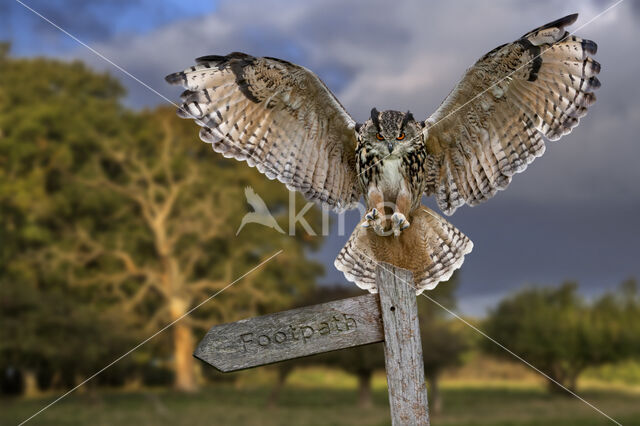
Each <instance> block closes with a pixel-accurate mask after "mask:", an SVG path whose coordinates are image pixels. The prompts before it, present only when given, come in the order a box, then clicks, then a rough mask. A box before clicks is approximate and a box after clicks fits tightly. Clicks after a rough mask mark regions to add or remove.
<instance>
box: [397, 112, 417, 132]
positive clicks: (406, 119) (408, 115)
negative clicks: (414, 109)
mask: <svg viewBox="0 0 640 426" xmlns="http://www.w3.org/2000/svg"><path fill="white" fill-rule="evenodd" d="M410 121H415V120H414V119H413V114H411V111H407V112H406V113H405V114H404V117H403V118H402V123H401V124H400V130H402V129H404V126H406V125H407V123H408V122H410Z"/></svg>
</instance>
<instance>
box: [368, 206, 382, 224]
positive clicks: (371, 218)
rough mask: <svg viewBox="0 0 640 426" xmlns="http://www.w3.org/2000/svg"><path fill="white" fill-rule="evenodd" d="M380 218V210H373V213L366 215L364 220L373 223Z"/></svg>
mask: <svg viewBox="0 0 640 426" xmlns="http://www.w3.org/2000/svg"><path fill="white" fill-rule="evenodd" d="M379 216H380V213H378V210H377V209H375V208H373V209H371V211H369V213H367V214H366V215H364V218H365V219H367V220H369V221H373V220H376V219H377V218H378V217H379Z"/></svg>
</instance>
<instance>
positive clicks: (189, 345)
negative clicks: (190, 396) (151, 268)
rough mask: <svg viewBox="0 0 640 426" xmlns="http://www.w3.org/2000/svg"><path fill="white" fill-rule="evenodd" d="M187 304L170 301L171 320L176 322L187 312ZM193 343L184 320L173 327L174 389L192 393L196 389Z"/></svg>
mask: <svg viewBox="0 0 640 426" xmlns="http://www.w3.org/2000/svg"><path fill="white" fill-rule="evenodd" d="M187 308H188V304H187V303H186V301H184V300H183V299H180V298H174V299H173V300H171V320H172V321H176V320H178V319H179V318H181V317H182V316H183V315H184V314H185V313H186V312H187ZM193 350H194V341H193V335H192V334H191V327H189V326H188V325H187V324H186V322H184V320H178V322H176V323H175V324H174V325H173V355H174V359H175V366H174V372H175V379H174V384H173V385H174V387H175V388H176V389H177V390H180V391H185V392H192V391H195V390H196V389H197V385H196V380H195V371H194V365H193V356H192V354H193Z"/></svg>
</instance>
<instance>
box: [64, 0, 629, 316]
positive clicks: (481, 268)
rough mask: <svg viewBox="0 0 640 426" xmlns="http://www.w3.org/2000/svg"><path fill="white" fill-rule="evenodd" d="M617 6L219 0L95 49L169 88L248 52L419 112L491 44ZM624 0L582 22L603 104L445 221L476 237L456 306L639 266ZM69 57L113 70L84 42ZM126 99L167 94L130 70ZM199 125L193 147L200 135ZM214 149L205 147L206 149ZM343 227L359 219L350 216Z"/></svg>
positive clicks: (475, 305)
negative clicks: (206, 59)
mask: <svg viewBox="0 0 640 426" xmlns="http://www.w3.org/2000/svg"><path fill="white" fill-rule="evenodd" d="M611 4H613V1H612V2H578V1H561V2H560V1H545V2H535V3H533V2H526V3H525V2H520V3H516V2H509V1H499V2H490V3H481V2H471V1H469V2H439V3H428V4H427V3H425V2H422V1H418V0H411V1H402V2H371V1H367V2H348V3H347V4H345V2H342V1H337V0H335V1H334V0H325V1H308V2H307V1H305V2H285V1H276V2H265V1H256V2H222V3H221V4H220V5H219V7H218V10H217V12H216V13H214V14H210V15H207V16H202V17H198V18H196V19H189V20H181V21H178V22H175V23H172V24H171V25H166V26H164V27H162V28H159V29H157V30H155V31H152V32H150V33H148V34H143V35H140V36H137V37H128V36H126V37H125V36H122V35H120V34H119V35H117V36H116V37H113V38H112V39H110V40H108V41H107V42H102V43H98V44H97V45H96V46H95V47H96V48H98V50H100V51H101V52H103V53H104V54H105V55H106V56H107V57H109V58H111V59H113V60H114V61H115V62H116V63H118V64H120V65H122V66H123V67H124V68H126V69H127V70H129V71H131V72H132V73H134V74H135V75H137V76H138V77H140V78H141V79H142V80H144V81H145V82H147V83H149V84H150V85H152V86H154V87H155V88H156V89H159V90H160V91H162V92H163V93H166V94H167V96H169V97H170V98H171V99H176V98H177V93H178V92H177V91H176V92H175V93H174V92H171V89H170V88H167V87H165V85H164V82H163V81H162V78H163V76H164V75H166V74H167V73H169V72H173V71H176V70H178V69H182V68H184V67H186V66H188V65H190V64H191V61H192V59H193V58H194V57H197V56H200V55H203V54H211V53H218V54H220V53H223V54H224V53H227V52H230V51H234V50H242V51H246V52H248V53H252V54H256V55H269V56H279V57H283V58H285V59H290V60H293V61H295V62H298V63H300V64H302V65H304V66H306V67H308V68H310V69H312V70H314V71H316V72H317V73H318V74H319V75H320V76H321V77H322V78H323V79H325V80H326V81H327V83H328V85H329V87H330V88H332V89H333V90H334V91H335V92H336V94H337V95H338V97H339V98H340V100H341V101H342V102H343V104H344V105H345V106H346V107H347V109H348V110H349V111H350V112H351V113H352V114H353V116H354V117H355V118H356V119H358V120H364V119H366V117H367V116H368V112H369V110H370V108H371V107H372V106H377V107H378V108H380V109H390V108H393V109H401V110H406V109H407V108H410V109H411V110H412V111H413V112H414V115H415V116H416V117H420V118H426V117H427V116H428V114H430V113H431V112H433V110H434V109H435V108H437V106H438V104H439V103H440V102H441V101H442V99H443V98H444V97H445V96H446V95H447V94H448V93H449V91H450V90H451V89H452V88H453V87H454V85H455V84H456V83H457V81H458V80H459V78H460V76H461V75H462V74H463V72H464V71H465V69H466V68H467V67H469V66H471V65H472V64H473V62H474V61H475V60H476V59H477V58H478V57H480V56H481V55H482V54H483V53H485V52H487V51H489V50H491V49H492V48H493V47H495V46H497V45H499V44H501V43H504V42H508V41H511V40H514V39H516V38H517V37H519V36H520V35H522V34H523V33H525V32H526V31H528V30H530V29H532V28H535V27H537V26H539V25H541V24H544V23H546V22H548V21H551V20H553V19H555V18H558V17H560V16H563V15H566V14H569V13H573V12H580V14H581V15H580V19H579V20H578V22H577V23H576V24H575V25H574V26H573V28H571V29H575V28H578V27H579V26H580V25H583V24H584V23H586V22H588V21H589V20H590V19H591V18H593V17H595V16H596V15H597V14H598V13H600V12H601V11H602V10H604V9H605V8H606V7H608V6H610V5H611ZM637 8H638V2H631V1H630V0H627V1H625V2H623V3H622V4H620V5H619V6H618V7H616V8H615V9H613V10H611V11H610V12H608V13H607V14H606V15H604V16H602V17H600V18H597V19H596V20H595V21H593V22H592V23H590V24H588V25H587V26H586V27H584V28H582V29H580V30H579V31H578V35H580V36H583V37H586V38H590V39H593V40H595V41H596V42H597V43H598V45H599V51H598V54H597V55H596V59H597V60H598V61H599V62H601V63H602V72H601V75H600V77H601V81H602V88H601V89H600V90H599V91H598V92H597V97H598V102H597V103H596V104H595V106H594V107H592V108H591V110H590V113H589V115H588V116H587V117H586V118H585V119H583V121H582V123H581V125H580V126H578V128H577V129H575V130H574V132H573V133H572V134H571V135H568V136H565V137H564V138H563V139H562V140H561V141H559V142H551V143H548V144H547V153H546V154H545V156H544V157H542V158H540V159H538V160H536V161H535V162H534V163H533V164H532V165H531V166H530V167H529V168H528V169H527V170H526V171H525V173H523V174H521V175H517V176H515V177H514V180H513V183H512V184H511V186H510V187H509V188H508V189H507V191H504V192H501V193H499V194H497V195H496V196H495V197H494V199H492V200H490V201H489V202H487V203H486V204H483V205H481V206H478V207H474V208H469V207H463V208H461V209H460V210H459V211H458V212H457V213H456V214H455V215H454V216H452V217H450V218H448V219H449V220H450V221H451V222H452V223H453V224H455V225H456V226H457V227H458V228H460V229H461V230H462V231H463V232H465V233H466V234H468V235H469V236H470V237H471V238H472V239H473V241H474V243H475V249H474V251H473V252H472V253H471V254H470V255H469V256H468V257H467V260H466V261H465V264H464V266H463V269H462V271H461V274H460V276H461V280H462V285H461V289H460V298H461V302H460V306H461V307H462V308H463V309H464V310H465V312H468V313H474V314H478V313H482V312H483V311H484V309H485V307H486V306H488V305H490V304H491V303H493V302H495V300H497V298H498V297H501V296H503V295H504V294H505V292H508V291H511V290H512V289H514V288H517V287H519V286H521V285H522V284H524V283H549V284H558V283H560V282H561V281H562V280H564V279H577V280H578V281H579V282H580V283H581V285H582V289H583V290H584V291H585V292H587V293H589V294H596V293H598V292H600V291H603V290H605V289H610V288H612V287H614V286H615V285H617V283H618V282H619V281H621V280H622V279H624V278H625V277H627V276H630V275H638V274H639V273H640V264H639V262H638V260H637V259H640V250H639V248H638V245H637V243H636V239H637V236H638V235H640V219H639V217H640V216H639V215H638V214H637V213H636V212H638V210H639V209H640V185H638V183H639V182H640V167H638V165H637V159H638V158H640V146H639V145H638V142H637V139H638V137H637V135H638V134H640V85H638V84H637V83H636V80H637V75H638V74H639V72H640V59H639V58H638V57H637V55H635V51H636V50H637V46H636V44H637V42H636V41H637V40H638V38H639V37H640V27H639V26H638V20H637V18H638V16H637ZM73 56H76V57H82V58H84V59H85V60H86V61H89V62H90V63H92V64H94V66H96V67H99V68H108V66H107V65H105V64H104V63H103V62H102V61H101V60H100V59H98V58H96V57H95V56H94V55H92V54H91V53H90V52H87V51H85V50H82V49H79V50H77V51H76V52H74V55H73ZM123 81H125V82H126V84H127V86H128V87H129V89H130V95H129V98H128V100H129V102H130V103H131V104H132V105H137V106H140V105H148V104H157V103H162V102H163V101H162V99H160V98H158V97H157V95H155V94H153V93H150V92H149V91H148V90H147V89H144V88H142V87H141V86H140V85H138V84H137V83H135V82H131V81H129V80H128V79H126V78H124V79H123ZM195 135H196V130H195V129H194V143H197V142H196V139H197V138H196V136H195ZM212 155H213V154H212ZM350 218H351V219H350V223H351V225H354V224H355V222H356V221H357V218H356V215H353V214H352V215H351V216H350ZM346 238H347V237H346V236H345V237H337V236H335V235H334V236H332V237H330V238H329V239H328V241H327V244H326V245H325V247H323V249H322V250H321V251H320V253H318V254H317V256H318V257H319V258H320V259H321V260H322V261H323V262H324V263H325V264H326V266H327V268H326V270H327V271H328V276H327V278H326V281H328V282H329V281H341V282H343V281H344V280H343V278H342V277H341V275H340V274H339V273H338V272H337V271H335V270H334V269H333V266H332V262H333V258H334V257H335V255H336V253H337V252H338V250H339V248H340V247H341V245H342V244H343V243H344V241H345V240H346Z"/></svg>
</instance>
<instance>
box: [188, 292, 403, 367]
mask: <svg viewBox="0 0 640 426" xmlns="http://www.w3.org/2000/svg"><path fill="white" fill-rule="evenodd" d="M414 298H415V296H414ZM383 338H384V334H383V331H382V319H381V317H380V304H379V301H378V295H375V294H367V295H364V296H358V297H352V298H348V299H342V300H336V301H334V302H329V303H322V304H319V305H313V306H307V307H304V308H299V309H292V310H290V311H283V312H278V313H274V314H270V315H264V316H260V317H254V318H249V319H244V320H241V321H237V322H233V323H229V324H221V325H216V326H214V327H212V328H211V329H210V330H209V332H208V333H207V334H206V336H205V337H204V338H203V339H202V341H201V342H200V344H199V345H198V347H197V349H196V351H195V353H194V356H195V357H196V358H198V359H201V360H202V361H204V362H206V363H208V364H211V365H212V366H214V367H215V368H217V369H218V370H220V371H235V370H241V369H244V368H250V367H257V366H259V365H264V364H270V363H273V362H278V361H284V360H286V359H291V358H299V357H302V356H307V355H312V354H317V353H321V352H328V351H333V350H336V349H343V348H349V347H353V346H359V345H366V344H368V343H375V342H381V341H382V340H383Z"/></svg>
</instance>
